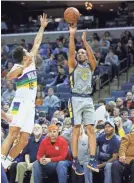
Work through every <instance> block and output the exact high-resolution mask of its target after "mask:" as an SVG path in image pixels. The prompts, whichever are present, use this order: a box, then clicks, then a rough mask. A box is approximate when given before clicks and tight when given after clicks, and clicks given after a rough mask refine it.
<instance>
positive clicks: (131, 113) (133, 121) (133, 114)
mask: <svg viewBox="0 0 134 183" xmlns="http://www.w3.org/2000/svg"><path fill="white" fill-rule="evenodd" d="M130 120H131V121H132V123H133V124H134V109H131V110H130Z"/></svg>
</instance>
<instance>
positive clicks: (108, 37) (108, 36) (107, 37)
mask: <svg viewBox="0 0 134 183" xmlns="http://www.w3.org/2000/svg"><path fill="white" fill-rule="evenodd" d="M104 37H105V39H106V40H107V41H110V42H112V36H111V34H110V32H108V31H106V32H104Z"/></svg>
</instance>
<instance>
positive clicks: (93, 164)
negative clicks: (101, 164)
mask: <svg viewBox="0 0 134 183" xmlns="http://www.w3.org/2000/svg"><path fill="white" fill-rule="evenodd" d="M87 167H88V168H90V169H91V170H92V171H94V172H99V168H98V167H97V161H96V159H93V160H91V159H90V160H89V162H88V164H87Z"/></svg>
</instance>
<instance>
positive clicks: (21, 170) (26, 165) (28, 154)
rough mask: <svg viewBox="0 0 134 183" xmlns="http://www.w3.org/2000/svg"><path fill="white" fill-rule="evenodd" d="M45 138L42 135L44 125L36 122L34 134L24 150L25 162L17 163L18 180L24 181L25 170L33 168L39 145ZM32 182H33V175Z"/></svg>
mask: <svg viewBox="0 0 134 183" xmlns="http://www.w3.org/2000/svg"><path fill="white" fill-rule="evenodd" d="M43 139H44V136H42V127H41V126H40V125H39V124H35V126H34V130H33V136H31V137H30V138H29V141H28V145H27V146H26V148H25V150H24V151H25V152H24V153H25V162H21V163H18V165H17V174H16V182H19V183H23V179H24V174H25V172H26V171H28V170H29V171H31V170H32V165H33V162H34V161H36V155H37V152H38V149H39V145H40V143H41V141H42V140H43ZM30 182H31V183H33V179H32V177H31V180H30Z"/></svg>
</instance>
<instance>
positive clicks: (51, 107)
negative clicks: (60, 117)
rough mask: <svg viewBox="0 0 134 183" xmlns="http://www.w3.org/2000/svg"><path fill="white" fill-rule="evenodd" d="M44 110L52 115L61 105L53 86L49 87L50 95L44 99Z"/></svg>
mask: <svg viewBox="0 0 134 183" xmlns="http://www.w3.org/2000/svg"><path fill="white" fill-rule="evenodd" d="M43 106H44V110H45V111H46V113H49V115H50V116H51V117H52V115H53V113H54V112H55V111H56V110H57V109H58V108H59V107H60V100H59V98H58V97H57V96H56V95H54V90H53V88H49V89H48V96H47V97H45V99H44V103H43Z"/></svg>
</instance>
